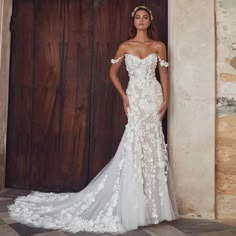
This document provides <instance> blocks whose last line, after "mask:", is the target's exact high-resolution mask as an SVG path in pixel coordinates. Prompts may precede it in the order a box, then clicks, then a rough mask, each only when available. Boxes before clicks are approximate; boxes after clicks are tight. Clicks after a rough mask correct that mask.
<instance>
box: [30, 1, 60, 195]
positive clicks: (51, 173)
mask: <svg viewBox="0 0 236 236" xmlns="http://www.w3.org/2000/svg"><path fill="white" fill-rule="evenodd" d="M63 9H64V1H62V0H59V1H35V26H34V27H35V57H34V60H35V64H34V68H35V74H34V78H33V80H34V97H33V115H32V121H31V122H32V137H31V139H32V144H31V188H32V189H37V190H53V191H57V190H59V188H60V145H59V144H60V142H59V141H60V120H61V103H62V98H61V90H62V86H61V77H62V68H63V30H64V10H63Z"/></svg>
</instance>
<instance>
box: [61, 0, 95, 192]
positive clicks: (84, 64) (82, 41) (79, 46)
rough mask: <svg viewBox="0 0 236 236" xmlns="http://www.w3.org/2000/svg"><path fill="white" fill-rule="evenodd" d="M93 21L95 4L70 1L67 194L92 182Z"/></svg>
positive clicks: (64, 110) (65, 89)
mask: <svg viewBox="0 0 236 236" xmlns="http://www.w3.org/2000/svg"><path fill="white" fill-rule="evenodd" d="M91 19H92V1H91V0H85V1H83V2H82V1H74V0H68V1H66V5H65V34H64V36H65V40H64V44H65V47H64V64H63V65H64V70H63V77H62V107H61V114H62V119H61V140H60V145H61V162H60V165H61V172H60V175H61V189H62V190H63V191H69V190H70V191H71V190H73V191H78V190H80V189H82V188H83V187H84V186H85V185H86V184H87V181H88V180H87V175H88V146H86V143H87V142H88V141H89V140H88V137H89V122H88V121H89V106H90V84H91V56H92V50H91V26H92V21H91ZM87 145H88V143H87ZM86 147H87V148H86Z"/></svg>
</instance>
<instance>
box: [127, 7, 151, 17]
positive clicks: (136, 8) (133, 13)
mask: <svg viewBox="0 0 236 236" xmlns="http://www.w3.org/2000/svg"><path fill="white" fill-rule="evenodd" d="M139 9H145V10H147V11H148V12H149V14H150V16H151V20H153V16H152V11H151V10H150V9H149V8H148V7H146V6H138V7H135V8H134V10H133V12H132V14H131V16H132V17H134V15H135V13H136V11H137V10H139Z"/></svg>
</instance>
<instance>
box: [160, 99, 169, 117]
mask: <svg viewBox="0 0 236 236" xmlns="http://www.w3.org/2000/svg"><path fill="white" fill-rule="evenodd" d="M167 107H168V102H163V103H162V104H161V107H160V109H159V111H158V114H159V117H160V120H161V121H162V119H163V116H164V115H165V113H166V110H167Z"/></svg>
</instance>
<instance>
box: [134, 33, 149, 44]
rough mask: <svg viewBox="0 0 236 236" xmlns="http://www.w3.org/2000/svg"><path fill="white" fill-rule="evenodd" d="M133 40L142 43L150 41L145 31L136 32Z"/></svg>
mask: <svg viewBox="0 0 236 236" xmlns="http://www.w3.org/2000/svg"><path fill="white" fill-rule="evenodd" d="M133 40H135V41H138V42H141V43H143V42H147V41H150V38H149V37H148V35H147V31H146V30H137V34H136V36H135V37H134V38H133Z"/></svg>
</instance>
